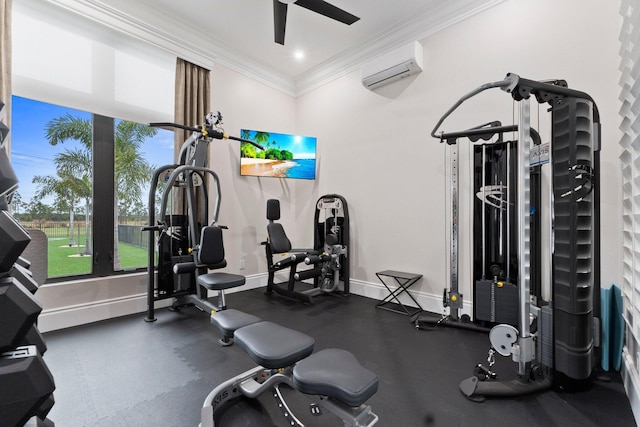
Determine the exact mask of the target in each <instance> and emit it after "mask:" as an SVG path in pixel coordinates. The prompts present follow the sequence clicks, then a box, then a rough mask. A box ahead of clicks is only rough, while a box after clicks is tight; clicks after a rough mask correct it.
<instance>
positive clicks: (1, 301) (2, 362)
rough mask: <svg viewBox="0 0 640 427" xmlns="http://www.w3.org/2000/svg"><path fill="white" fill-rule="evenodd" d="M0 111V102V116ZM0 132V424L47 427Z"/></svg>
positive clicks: (22, 238) (35, 307)
mask: <svg viewBox="0 0 640 427" xmlns="http://www.w3.org/2000/svg"><path fill="white" fill-rule="evenodd" d="M3 107H4V104H3V103H2V101H0V113H1V112H2V108H3ZM3 129H6V132H5V131H2V130H3ZM0 131H1V132H0V242H1V243H0V426H3V427H4V426H7V427H9V426H25V425H27V424H28V425H29V426H53V425H54V424H53V422H52V421H51V420H49V419H48V418H47V414H48V413H49V411H50V410H51V408H52V407H53V403H54V400H53V391H54V389H55V384H54V380H53V376H52V375H51V372H50V371H49V369H48V368H47V365H46V363H45V362H44V360H43V358H42V355H43V354H44V352H45V351H46V349H47V348H46V345H45V342H44V339H43V337H42V335H41V334H40V332H39V331H38V327H37V320H38V316H39V315H40V312H41V311H42V306H41V305H40V303H39V302H38V301H37V300H36V298H35V296H34V294H35V293H36V291H37V290H38V285H39V284H38V283H37V282H36V280H35V279H34V278H33V274H32V273H31V271H30V270H29V268H30V266H31V263H30V262H29V261H28V260H26V259H24V258H22V257H21V254H22V252H23V251H24V249H25V248H26V247H27V245H28V244H29V241H30V240H31V238H30V236H29V233H28V232H27V231H26V230H25V229H24V228H23V227H22V226H21V225H20V224H19V223H18V221H16V219H15V218H13V216H12V215H11V214H10V213H9V204H10V202H11V197H12V196H13V193H14V192H15V189H16V188H17V186H18V180H17V178H16V175H15V173H14V171H13V168H12V167H11V164H10V162H9V158H8V156H7V152H6V149H5V147H4V141H5V138H6V136H7V135H8V128H7V127H6V126H4V125H3V124H2V122H0ZM45 262H46V257H45Z"/></svg>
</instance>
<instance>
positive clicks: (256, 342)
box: [233, 321, 315, 369]
mask: <svg viewBox="0 0 640 427" xmlns="http://www.w3.org/2000/svg"><path fill="white" fill-rule="evenodd" d="M233 339H234V341H235V343H236V344H237V345H239V346H240V347H241V348H242V349H243V350H244V351H246V352H247V354H248V355H249V356H250V357H251V359H253V361H254V362H256V363H257V364H258V365H260V366H264V367H265V368H267V369H277V368H284V367H286V366H290V365H293V364H294V363H296V362H297V361H299V360H301V359H304V358H305V357H307V356H309V355H310V354H311V353H312V352H313V345H314V344H315V341H314V339H313V338H311V337H310V336H309V335H307V334H303V333H302V332H299V331H296V330H293V329H289V328H285V327H284V326H280V325H278V324H276V323H273V322H267V321H265V322H258V323H253V324H251V325H249V326H245V327H243V328H240V329H238V330H236V331H235V333H234V334H233Z"/></svg>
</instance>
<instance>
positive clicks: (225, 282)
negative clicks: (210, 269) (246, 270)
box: [198, 273, 246, 291]
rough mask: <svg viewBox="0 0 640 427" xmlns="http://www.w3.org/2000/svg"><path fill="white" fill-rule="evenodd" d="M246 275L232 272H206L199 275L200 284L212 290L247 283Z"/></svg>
mask: <svg viewBox="0 0 640 427" xmlns="http://www.w3.org/2000/svg"><path fill="white" fill-rule="evenodd" d="M245 281H246V279H245V277H244V276H240V275H239V274H230V273H206V274H201V275H200V276H198V284H199V285H201V286H204V287H205V288H207V289H209V290H211V291H219V290H222V289H229V288H235V287H236V286H242V285H244V284H245Z"/></svg>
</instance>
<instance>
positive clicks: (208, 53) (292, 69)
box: [49, 0, 505, 95]
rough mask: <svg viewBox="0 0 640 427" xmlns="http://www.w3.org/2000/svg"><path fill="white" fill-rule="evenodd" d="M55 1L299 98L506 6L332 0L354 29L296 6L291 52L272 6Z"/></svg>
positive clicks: (260, 2)
mask: <svg viewBox="0 0 640 427" xmlns="http://www.w3.org/2000/svg"><path fill="white" fill-rule="evenodd" d="M49 1H50V2H51V3H54V4H58V5H59V6H62V7H64V8H66V9H71V10H73V11H75V12H78V13H80V14H82V15H85V16H88V17H89V18H91V19H94V20H98V21H101V22H103V23H106V24H107V25H109V26H110V27H113V28H116V29H119V30H122V31H124V32H127V33H130V34H132V35H134V36H136V37H137V38H142V39H144V40H147V41H150V42H152V43H154V44H156V45H158V46H160V47H163V48H165V49H168V50H171V51H173V52H175V53H176V54H178V55H179V56H181V57H183V58H185V59H187V60H189V61H191V62H195V63H198V64H199V65H203V66H211V64H212V63H213V62H218V63H222V64H224V65H227V66H230V67H231V68H234V69H236V70H238V71H241V72H244V73H246V74H250V75H252V76H253V77H255V78H257V79H258V80H261V81H263V82H265V83H268V84H270V85H272V86H274V87H277V88H279V89H281V90H283V91H285V92H287V93H290V94H292V95H298V94H301V93H304V92H305V91H308V90H310V89H313V88H314V87H317V86H319V85H321V84H323V83H324V82H326V81H328V80H330V79H332V78H335V77H339V76H340V75H342V74H344V73H346V72H350V71H352V70H354V69H356V68H357V67H359V66H360V65H361V64H362V63H363V62H366V61H367V60H370V59H372V58H373V57H375V56H376V55H379V54H382V53H384V52H385V51H388V50H391V49H393V48H395V47H397V46H400V45H402V44H405V43H408V42H411V41H415V40H419V39H420V38H423V37H425V36H427V35H429V34H432V33H434V32H436V31H439V30H441V29H443V28H445V27H447V26H450V25H452V24H454V23H456V22H459V21H461V20H463V19H465V18H467V17H469V16H472V15H474V14H476V13H479V12H482V11H483V10H486V9H487V8H489V7H492V6H494V5H496V4H498V3H501V2H502V1H505V0H328V1H329V3H331V4H333V5H334V6H337V7H339V8H341V9H344V10H346V11H348V12H350V13H352V14H354V15H356V16H358V17H360V20H359V21H357V22H355V23H354V24H353V25H350V26H348V25H345V24H342V23H340V22H337V21H334V20H332V19H329V18H327V17H325V16H322V15H319V14H317V13H314V12H312V11H310V10H308V9H304V8H302V7H300V6H297V5H295V4H290V5H289V8H288V17H287V30H286V38H285V45H284V46H282V45H279V44H276V43H275V42H274V40H273V39H274V26H273V2H272V0H49ZM298 50H300V51H303V52H304V54H305V57H304V59H303V60H297V59H295V57H294V54H295V52H296V51H298Z"/></svg>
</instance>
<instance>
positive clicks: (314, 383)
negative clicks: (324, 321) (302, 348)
mask: <svg viewBox="0 0 640 427" xmlns="http://www.w3.org/2000/svg"><path fill="white" fill-rule="evenodd" d="M293 385H294V387H295V388H296V390H298V391H301V392H302V393H306V394H319V395H323V396H329V397H334V398H336V399H338V400H340V401H342V402H344V403H346V404H347V405H349V406H351V407H357V406H360V405H361V404H363V403H364V402H366V400H367V399H369V398H370V397H371V396H373V395H374V394H375V393H376V391H377V390H378V376H377V375H376V374H374V373H373V372H371V371H370V370H368V369H367V368H365V367H364V366H362V365H360V363H358V361H357V360H356V358H355V356H354V355H353V354H351V353H349V352H348V351H346V350H341V349H336V348H329V349H326V350H321V351H319V352H317V353H315V354H313V355H311V356H309V357H307V358H306V359H304V360H301V361H300V362H298V363H297V364H296V366H295V367H294V368H293Z"/></svg>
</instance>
